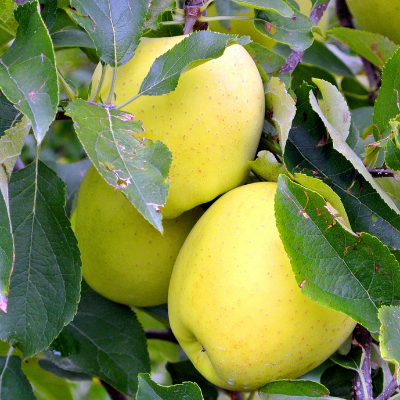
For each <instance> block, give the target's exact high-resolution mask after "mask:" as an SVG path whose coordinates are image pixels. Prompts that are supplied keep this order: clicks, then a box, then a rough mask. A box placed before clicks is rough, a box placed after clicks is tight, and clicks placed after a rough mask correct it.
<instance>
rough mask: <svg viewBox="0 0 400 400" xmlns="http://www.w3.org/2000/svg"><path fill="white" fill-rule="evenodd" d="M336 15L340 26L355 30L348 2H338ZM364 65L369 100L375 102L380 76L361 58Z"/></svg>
mask: <svg viewBox="0 0 400 400" xmlns="http://www.w3.org/2000/svg"><path fill="white" fill-rule="evenodd" d="M336 15H337V17H338V19H339V21H340V26H343V27H344V28H350V29H355V26H354V23H353V16H352V15H351V13H350V10H349V8H348V7H347V4H346V0H336ZM361 60H362V63H363V65H364V70H365V73H366V75H367V78H368V81H369V86H370V89H371V92H370V95H369V98H370V99H371V100H375V99H376V96H377V91H378V89H379V82H380V75H379V73H378V71H377V69H376V68H375V66H374V65H373V64H372V63H371V62H369V61H368V60H367V59H366V58H364V57H361Z"/></svg>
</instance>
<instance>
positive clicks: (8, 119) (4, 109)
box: [0, 92, 21, 138]
mask: <svg viewBox="0 0 400 400" xmlns="http://www.w3.org/2000/svg"><path fill="white" fill-rule="evenodd" d="M0 113H1V118H0V138H1V137H2V136H3V135H4V134H5V131H6V130H7V129H10V128H12V127H13V126H14V124H15V123H16V122H17V121H19V120H20V119H21V113H20V112H19V111H18V110H16V109H15V108H14V106H13V105H12V104H11V103H10V102H9V101H8V100H7V98H6V97H5V96H4V94H3V93H2V92H0Z"/></svg>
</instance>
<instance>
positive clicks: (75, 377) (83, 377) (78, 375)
mask: <svg viewBox="0 0 400 400" xmlns="http://www.w3.org/2000/svg"><path fill="white" fill-rule="evenodd" d="M38 364H39V366H40V368H42V369H44V370H45V371H48V372H51V373H52V374H54V375H57V376H59V377H60V378H65V379H68V380H70V381H90V380H92V376H91V375H88V374H84V373H82V372H73V371H67V370H65V369H62V368H60V367H57V365H55V364H53V363H52V362H51V361H49V360H46V359H40V360H39V362H38Z"/></svg>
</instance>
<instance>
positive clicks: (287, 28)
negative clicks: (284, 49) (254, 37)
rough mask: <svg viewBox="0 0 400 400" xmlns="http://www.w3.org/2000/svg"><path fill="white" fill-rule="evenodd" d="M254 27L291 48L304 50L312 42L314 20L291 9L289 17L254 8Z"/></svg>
mask: <svg viewBox="0 0 400 400" xmlns="http://www.w3.org/2000/svg"><path fill="white" fill-rule="evenodd" d="M255 17H256V20H255V21H254V25H255V27H256V28H257V29H258V30H259V31H261V32H262V33H263V34H264V35H267V36H268V37H270V38H272V39H274V40H276V41H278V42H280V43H284V44H287V45H289V46H290V47H291V48H292V49H293V50H298V51H304V50H306V49H307V48H308V47H310V46H311V45H312V43H313V39H314V36H313V33H312V29H313V27H315V24H314V22H313V21H312V20H311V19H310V18H308V17H306V16H305V15H304V14H302V13H300V12H298V11H295V10H293V13H292V16H291V17H287V18H286V17H284V16H282V15H280V14H278V13H276V12H274V11H268V10H255Z"/></svg>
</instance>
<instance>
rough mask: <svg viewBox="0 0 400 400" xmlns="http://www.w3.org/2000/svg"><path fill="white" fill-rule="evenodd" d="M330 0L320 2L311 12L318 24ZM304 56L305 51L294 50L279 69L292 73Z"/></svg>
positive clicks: (281, 72) (281, 71)
mask: <svg viewBox="0 0 400 400" xmlns="http://www.w3.org/2000/svg"><path fill="white" fill-rule="evenodd" d="M329 1H330V0H327V1H326V2H325V3H322V4H318V5H317V6H315V7H314V8H313V9H312V11H311V14H310V18H311V19H312V20H313V21H314V22H315V24H316V25H318V23H319V21H320V20H321V18H322V16H323V15H324V12H325V10H326V9H327V7H328V5H329ZM303 56H304V51H297V50H293V51H292V52H291V53H290V55H289V57H288V59H287V60H286V62H285V64H284V65H283V66H282V68H281V70H280V71H279V73H280V74H288V73H289V74H291V73H292V72H293V71H294V69H295V68H296V67H297V64H299V63H300V62H301V60H302V59H303Z"/></svg>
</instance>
